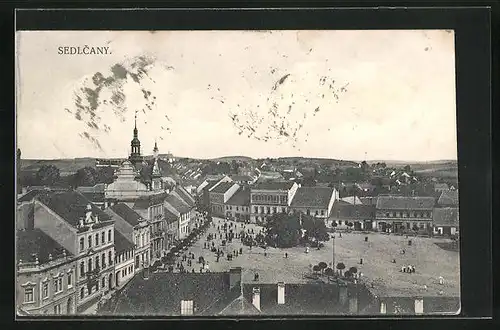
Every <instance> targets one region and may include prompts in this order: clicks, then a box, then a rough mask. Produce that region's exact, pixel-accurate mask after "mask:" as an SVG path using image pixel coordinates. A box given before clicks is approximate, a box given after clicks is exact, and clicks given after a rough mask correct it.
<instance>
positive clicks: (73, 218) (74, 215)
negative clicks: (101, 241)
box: [38, 191, 111, 227]
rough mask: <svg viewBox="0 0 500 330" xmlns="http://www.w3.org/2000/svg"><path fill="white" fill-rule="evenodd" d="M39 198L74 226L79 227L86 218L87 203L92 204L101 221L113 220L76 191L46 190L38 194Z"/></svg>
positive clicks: (93, 211)
mask: <svg viewBox="0 0 500 330" xmlns="http://www.w3.org/2000/svg"><path fill="white" fill-rule="evenodd" d="M38 200H39V201H40V202H42V203H43V204H45V205H46V206H47V207H48V208H50V209H51V210H52V211H54V212H55V213H56V214H57V215H59V216H60V217H61V218H62V219H64V220H65V221H66V222H67V223H69V224H70V225H71V226H73V227H77V226H78V224H79V221H80V219H82V218H85V214H86V212H87V205H91V208H92V213H93V214H96V215H98V216H99V221H100V222H105V221H110V220H111V217H110V216H109V215H108V214H106V213H105V212H104V211H102V210H101V209H100V208H98V207H97V206H95V205H94V204H92V203H91V202H90V201H89V200H88V199H87V198H85V197H84V196H83V195H82V194H80V193H79V192H76V191H64V192H62V191H57V192H52V191H49V192H47V191H46V192H44V193H42V194H40V195H39V196H38Z"/></svg>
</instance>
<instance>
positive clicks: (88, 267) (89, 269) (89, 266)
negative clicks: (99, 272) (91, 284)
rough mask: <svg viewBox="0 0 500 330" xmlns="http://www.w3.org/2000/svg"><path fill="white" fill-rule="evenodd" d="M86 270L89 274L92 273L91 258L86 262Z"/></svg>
mask: <svg viewBox="0 0 500 330" xmlns="http://www.w3.org/2000/svg"><path fill="white" fill-rule="evenodd" d="M87 270H88V271H89V272H91V271H92V258H89V262H88V265H87Z"/></svg>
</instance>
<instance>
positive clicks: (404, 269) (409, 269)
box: [401, 265, 415, 273]
mask: <svg viewBox="0 0 500 330" xmlns="http://www.w3.org/2000/svg"><path fill="white" fill-rule="evenodd" d="M401 272H402V273H415V266H413V265H408V266H402V267H401Z"/></svg>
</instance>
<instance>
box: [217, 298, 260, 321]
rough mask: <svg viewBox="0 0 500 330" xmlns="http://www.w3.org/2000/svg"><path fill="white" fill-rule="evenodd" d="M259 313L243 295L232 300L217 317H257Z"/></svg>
mask: <svg viewBox="0 0 500 330" xmlns="http://www.w3.org/2000/svg"><path fill="white" fill-rule="evenodd" d="M259 314H260V311H259V310H258V309H257V308H256V307H255V306H254V305H252V304H251V303H250V302H248V300H246V299H245V298H244V297H243V295H240V296H239V297H238V298H236V299H235V300H233V301H232V302H231V303H230V304H229V305H228V306H227V307H226V308H224V309H223V310H222V311H221V312H220V313H219V315H227V316H231V315H259Z"/></svg>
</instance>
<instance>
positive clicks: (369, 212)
mask: <svg viewBox="0 0 500 330" xmlns="http://www.w3.org/2000/svg"><path fill="white" fill-rule="evenodd" d="M330 218H331V219H358V220H369V219H374V218H375V205H363V204H350V203H347V202H344V201H342V200H336V201H335V202H334V203H333V207H332V211H331V213H330Z"/></svg>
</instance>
